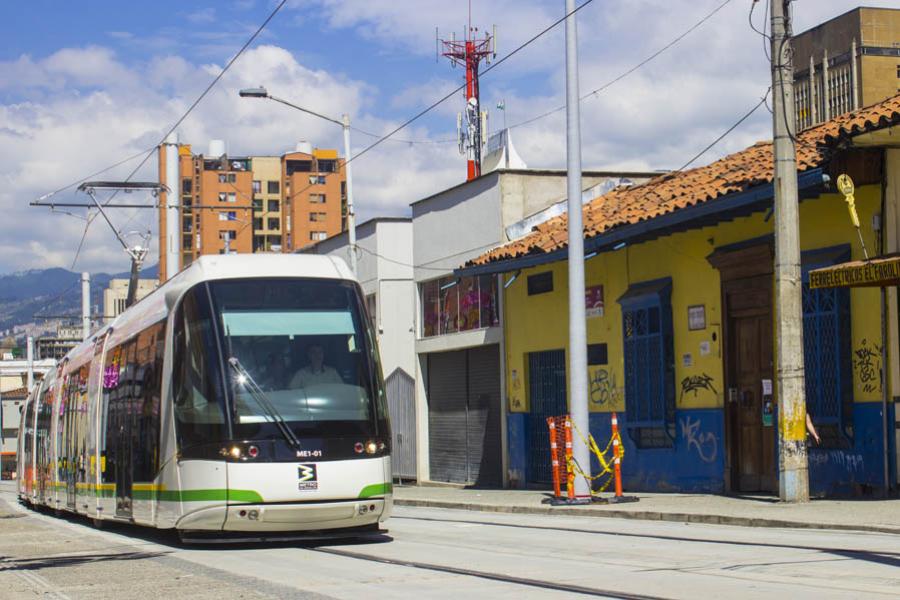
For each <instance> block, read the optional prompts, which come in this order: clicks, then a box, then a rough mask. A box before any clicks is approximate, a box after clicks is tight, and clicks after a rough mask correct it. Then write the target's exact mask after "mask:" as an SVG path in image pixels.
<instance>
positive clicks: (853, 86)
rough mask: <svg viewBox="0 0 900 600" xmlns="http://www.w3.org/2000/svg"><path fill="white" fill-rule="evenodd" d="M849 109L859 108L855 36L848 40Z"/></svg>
mask: <svg viewBox="0 0 900 600" xmlns="http://www.w3.org/2000/svg"><path fill="white" fill-rule="evenodd" d="M850 90H851V97H850V110H856V109H857V108H859V104H860V102H859V75H858V74H857V71H856V38H853V41H851V42H850Z"/></svg>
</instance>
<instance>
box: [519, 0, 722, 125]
mask: <svg viewBox="0 0 900 600" xmlns="http://www.w3.org/2000/svg"><path fill="white" fill-rule="evenodd" d="M729 3H731V0H725V1H724V2H722V4H720V5H719V6H717V7H716V8H714V9H713V10H712V12H710V13H709V14H707V15H706V16H705V17H703V18H702V19H700V20H699V21H697V22H696V23H694V24H693V25H691V26H690V27H689V28H688V29H687V30H685V31H684V32H683V33H682V34H681V35H679V36H678V37H676V38H675V39H673V40H672V41H671V42H669V43H668V44H666V45H665V46H663V47H662V48H660V49H659V50H657V51H656V52H654V53H653V54H651V55H650V56H648V57H647V58H645V59H644V60H642V61H641V62H639V63H637V64H636V65H634V66H633V67H631V68H630V69H628V70H627V71H625V72H623V73H621V74H620V75H618V76H616V77H614V78H613V79H610V80H609V81H607V82H606V83H604V84H603V85H601V86H600V87H598V88H597V89H595V90H592V91H590V92H588V93H587V94H584V95H583V96H581V98H579V101H580V102H583V101H585V100H587V99H588V98H590V97H591V96H597V95H599V94H600V92H602V91H604V90H606V89H607V88H608V87H610V86H612V85H614V84H616V83H618V82H619V81H621V80H623V79H625V78H626V77H628V76H629V75H631V74H632V73H634V72H635V71H637V70H638V69H640V68H641V67H643V66H644V65H646V64H647V63H649V62H651V61H652V60H653V59H655V58H656V57H658V56H659V55H660V54H662V53H663V52H665V51H666V50H668V49H669V48H671V47H672V46H674V45H675V44H677V43H678V42H680V41H681V40H683V39H684V38H686V37H687V36H688V35H690V34H691V33H692V32H693V31H694V30H695V29H697V28H698V27H700V26H701V25H703V24H704V23H705V22H706V21H708V20H709V19H711V18H712V17H713V16H714V15H715V14H716V13H717V12H719V11H720V10H722V9H723V8H725V6H726V5H728V4H729ZM565 108H566V105H565V104H563V105H562V106H558V107H556V108H554V109H552V110H548V111H547V112H544V113H541V114H539V115H537V116H535V117H531V118H530V119H526V120H525V121H521V122H519V123H515V124H514V125H510V126H509V129H513V128H516V127H523V126H525V125H530V124H531V123H534V122H535V121H539V120H540V119H543V118H545V117H549V116H550V115H552V114H555V113H558V112H559V111H561V110H564V109H565Z"/></svg>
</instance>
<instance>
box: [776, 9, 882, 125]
mask: <svg viewBox="0 0 900 600" xmlns="http://www.w3.org/2000/svg"><path fill="white" fill-rule="evenodd" d="M792 44H793V50H794V105H795V110H796V118H797V128H798V129H800V130H802V129H806V128H808V127H811V126H813V125H817V124H819V123H823V122H825V121H828V120H829V119H831V118H833V117H835V116H837V115H840V114H843V113H845V112H848V111H851V110H855V109H857V108H860V107H862V106H869V105H871V104H874V103H876V102H880V101H882V100H884V99H886V98H890V97H891V96H893V95H895V94H896V93H897V92H900V9H895V8H868V7H858V8H854V9H853V10H851V11H849V12H847V13H844V14H843V15H840V16H838V17H835V18H833V19H831V20H829V21H826V22H824V23H822V24H821V25H817V26H816V27H813V28H812V29H810V30H808V31H804V32H803V33H800V34H798V35H797V36H795V37H794V38H793V40H792Z"/></svg>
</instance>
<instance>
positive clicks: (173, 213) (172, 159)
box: [165, 131, 181, 279]
mask: <svg viewBox="0 0 900 600" xmlns="http://www.w3.org/2000/svg"><path fill="white" fill-rule="evenodd" d="M179 179H180V178H179V177H178V133H176V132H174V131H173V132H172V133H170V134H169V137H167V138H166V187H168V188H169V190H168V191H167V192H165V194H166V249H165V252H166V279H171V278H172V277H174V276H175V274H176V273H178V269H179V262H180V261H179V257H178V255H179V249H180V246H181V244H180V239H179V238H180V235H181V227H180V224H179V222H178V221H179V219H178V205H179V203H180V202H181V198H180V197H179V194H180V193H181V185H180V182H179Z"/></svg>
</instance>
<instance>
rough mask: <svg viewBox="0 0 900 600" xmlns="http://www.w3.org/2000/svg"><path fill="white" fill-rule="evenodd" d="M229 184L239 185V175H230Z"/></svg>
mask: <svg viewBox="0 0 900 600" xmlns="http://www.w3.org/2000/svg"><path fill="white" fill-rule="evenodd" d="M228 183H237V175H235V174H234V173H229V174H228Z"/></svg>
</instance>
